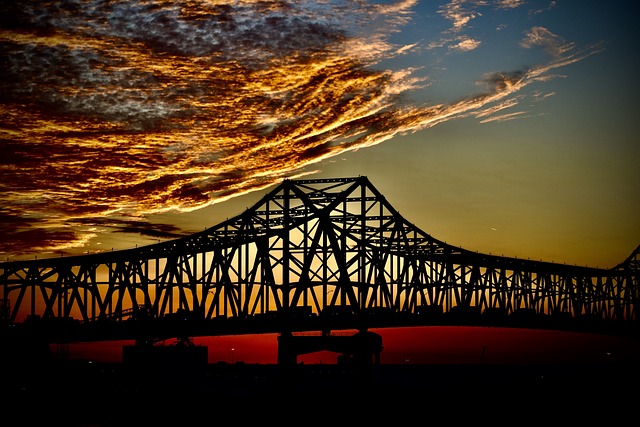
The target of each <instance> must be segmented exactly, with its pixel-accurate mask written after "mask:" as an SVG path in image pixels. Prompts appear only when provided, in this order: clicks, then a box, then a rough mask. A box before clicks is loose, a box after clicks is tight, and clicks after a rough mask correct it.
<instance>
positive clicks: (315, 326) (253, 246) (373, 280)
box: [0, 176, 640, 363]
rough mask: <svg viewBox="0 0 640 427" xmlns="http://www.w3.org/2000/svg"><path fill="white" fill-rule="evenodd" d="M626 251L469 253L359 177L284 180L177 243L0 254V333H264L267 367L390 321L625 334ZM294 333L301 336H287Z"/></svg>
mask: <svg viewBox="0 0 640 427" xmlns="http://www.w3.org/2000/svg"><path fill="white" fill-rule="evenodd" d="M639 257H640V247H638V248H636V250H635V251H634V252H633V253H632V254H631V255H630V256H629V257H628V258H627V259H626V260H624V261H623V262H621V263H620V264H619V265H617V266H616V267H614V268H611V269H600V268H592V267H581V266H572V265H566V264H557V263H551V262H543V261H534V260H529V259H526V260H525V259H519V258H513V257H504V256H495V255H490V254H483V253H478V252H474V251H470V250H466V249H463V248H460V247H456V246H453V245H450V244H447V243H445V242H443V241H440V240H438V239H436V238H434V237H432V236H431V235H429V234H427V233H426V232H424V231H422V230H421V229H419V228H418V227H416V226H415V225H414V224H412V223H411V222H409V221H407V220H406V219H405V218H403V217H402V216H401V215H400V214H399V213H398V211H396V210H395V209H394V208H393V206H392V205H391V204H390V203H389V202H388V201H387V200H386V199H385V197H384V196H383V195H382V194H380V192H379V191H378V190H377V189H376V188H375V187H374V186H373V185H372V184H371V182H370V181H369V180H368V179H367V178H366V177H363V176H360V177H352V178H338V179H308V180H284V181H283V182H282V183H280V184H279V185H278V186H277V187H276V188H275V189H273V190H272V191H270V192H269V193H268V194H266V195H265V196H264V197H263V198H262V199H261V200H260V201H259V202H257V203H256V204H255V205H254V206H253V207H251V208H247V209H246V210H245V211H244V212H242V213H241V214H239V215H238V216H236V217H234V218H231V219H228V220H226V221H224V222H222V223H220V224H218V225H216V226H213V227H211V228H208V229H205V230H204V231H202V232H198V233H195V234H192V235H189V236H186V237H182V238H178V239H175V240H171V241H166V242H161V243H157V244H153V245H149V246H144V247H139V248H135V249H129V250H121V251H112V252H104V253H97V254H89V255H82V256H70V257H59V258H49V259H35V260H28V261H14V262H4V263H0V289H1V291H0V292H1V294H0V304H1V305H0V319H1V321H2V324H3V331H4V332H3V334H4V336H5V338H6V337H7V336H8V335H11V334H25V335H29V336H38V337H40V338H41V339H43V340H45V341H46V342H48V343H71V342H80V341H83V342H86V341H105V340H124V339H135V340H136V342H138V343H146V344H152V343H154V342H157V341H161V340H165V339H169V338H174V337H175V338H181V339H184V338H186V337H195V336H222V335H239V334H255V333H270V332H275V333H279V334H280V343H279V344H280V348H279V363H294V362H295V357H296V355H298V354H302V353H304V352H309V351H316V350H319V349H322V348H333V349H337V351H343V352H344V353H345V354H350V355H357V354H360V353H362V351H365V353H366V354H365V356H368V355H373V356H374V357H377V354H378V353H379V351H380V350H381V343H380V342H379V340H378V339H377V337H376V336H375V334H371V333H368V332H367V330H368V329H370V328H384V327H395V326H425V325H471V326H481V325H488V326H503V327H521V328H547V329H557V330H570V331H575V330H578V331H586V332H594V333H606V334H620V335H634V336H637V332H638V326H637V325H638V311H637V310H638V302H639V297H640V274H639V271H640V268H639V265H640V263H639ZM351 329H355V330H358V331H359V332H358V334H355V335H354V336H353V339H351V340H343V342H342V343H337V342H338V341H339V339H333V338H331V337H332V336H333V334H332V333H333V331H339V330H351ZM15 331H19V332H15ZM308 331H317V332H318V333H319V335H318V338H317V340H315V341H314V342H313V343H310V342H311V340H309V339H308V338H301V337H299V336H298V335H296V333H298V332H308ZM363 334H366V337H367V338H366V339H362V337H363V336H365V335H363ZM354 342H359V343H363V344H357V345H355V346H354ZM285 343H286V344H285ZM363 349H364V350H363Z"/></svg>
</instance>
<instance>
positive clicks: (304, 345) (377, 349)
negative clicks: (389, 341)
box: [278, 330, 383, 381]
mask: <svg viewBox="0 0 640 427" xmlns="http://www.w3.org/2000/svg"><path fill="white" fill-rule="evenodd" d="M382 348H383V346H382V337H381V336H380V335H378V334H376V333H374V332H369V331H367V330H361V331H359V332H357V333H356V334H354V335H330V334H328V333H323V334H322V335H293V334H292V333H291V332H283V333H281V334H280V336H279V337H278V366H279V367H280V370H281V372H282V373H283V378H285V379H289V380H290V379H292V376H294V373H295V369H296V366H297V364H298V356H299V355H302V354H309V353H315V352H318V351H323V350H329V351H333V352H336V353H339V354H341V356H340V357H339V358H338V361H339V363H344V364H346V365H348V366H349V367H350V368H351V369H352V371H353V374H354V375H355V378H356V379H358V380H360V381H367V380H369V379H370V378H371V376H372V375H373V372H374V368H375V367H377V366H378V365H379V364H380V353H381V352H382Z"/></svg>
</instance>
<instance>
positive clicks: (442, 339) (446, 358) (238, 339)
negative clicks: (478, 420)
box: [69, 326, 640, 364]
mask: <svg viewBox="0 0 640 427" xmlns="http://www.w3.org/2000/svg"><path fill="white" fill-rule="evenodd" d="M371 331H372V332H376V333H378V334H380V335H381V336H382V338H383V346H384V349H383V351H382V353H381V355H380V360H381V363H383V364H402V363H409V364H476V363H487V364H535V363H540V364H546V363H574V364H575V363H605V362H615V361H627V360H634V359H636V360H637V359H638V358H639V357H640V342H638V341H637V340H634V339H632V338H624V337H613V336H603V335H594V334H586V333H574V332H562V331H544V330H532V329H511V328H486V327H467V326H458V327H436V326H432V327H403V328H384V329H372V330H371ZM192 341H193V343H194V344H195V345H206V346H207V347H208V360H209V363H217V362H224V363H238V362H241V363H247V364H275V363H277V354H278V334H258V335H231V336H222V337H198V338H194V339H193V340H192ZM131 344H133V342H132V341H113V342H101V343H75V344H70V346H69V358H70V359H72V360H92V361H96V362H107V363H118V362H121V361H122V347H123V346H124V345H131ZM172 344H174V342H172V341H171V340H168V341H166V342H165V345H172ZM337 357H338V354H337V353H332V352H328V351H323V352H318V353H312V354H307V355H302V356H299V357H298V362H301V363H305V364H314V363H315V364H318V363H320V364H335V363H336V361H337Z"/></svg>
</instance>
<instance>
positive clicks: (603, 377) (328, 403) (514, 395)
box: [0, 360, 640, 426]
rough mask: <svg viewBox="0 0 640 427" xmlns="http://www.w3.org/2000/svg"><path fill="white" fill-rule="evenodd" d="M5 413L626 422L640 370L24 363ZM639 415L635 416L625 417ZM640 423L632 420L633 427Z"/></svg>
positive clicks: (119, 421)
mask: <svg viewBox="0 0 640 427" xmlns="http://www.w3.org/2000/svg"><path fill="white" fill-rule="evenodd" d="M4 369H5V372H6V375H5V376H4V381H3V384H4V387H3V388H4V390H3V396H4V397H3V398H2V401H3V414H4V418H5V420H7V419H13V420H14V422H13V423H2V422H0V425H6V426H9V425H26V426H31V425H52V426H125V425H126V426H128V425H140V426H163V425H167V426H191V425H198V426H199V425H216V424H220V423H224V424H232V423H233V424H239V425H242V426H244V425H249V424H269V425H271V424H273V423H276V424H281V425H293V424H296V425H300V424H307V425H313V426H316V425H328V424H329V423H331V424H336V425H343V424H356V425H358V426H360V425H362V424H374V425H381V424H393V425H394V426H395V425H398V424H399V423H400V424H406V423H409V422H411V423H412V424H413V423H416V422H417V423H419V424H430V423H434V422H435V421H436V420H439V422H438V424H444V423H445V422H446V423H449V421H451V422H453V421H455V423H454V424H455V425H458V424H460V423H465V424H469V423H476V422H477V423H480V424H487V423H490V424H492V425H496V424H504V425H507V424H508V425H514V424H525V425H536V424H542V423H544V424H548V423H553V424H555V423H556V422H559V421H565V422H567V423H570V424H568V425H575V424H576V423H578V422H580V423H588V425H594V424H605V425H607V426H616V425H624V424H628V421H625V420H631V419H635V420H636V421H637V414H638V409H637V408H638V407H639V405H640V382H639V380H640V368H639V365H638V364H637V363H635V362H632V363H628V362H625V363H618V362H617V363H612V364H595V365H594V364H591V365H491V364H477V365H453V364H451V365H446V364H445V365H380V366H377V367H373V368H372V369H370V370H367V371H364V372H359V371H358V370H354V369H351V368H349V367H348V366H341V365H298V366H295V367H294V369H293V370H292V371H291V372H284V371H282V369H281V368H279V367H278V366H276V365H248V364H242V363H236V364H234V365H229V364H226V363H218V364H210V365H206V366H172V367H168V366H163V367H159V366H150V365H146V366H137V367H134V366H126V365H123V364H107V363H88V362H80V361H59V360H57V361H55V360H54V361H47V362H44V363H33V362H28V361H25V363H18V364H17V365H16V366H6V365H5V366H4ZM625 417H631V418H625ZM632 424H633V423H632Z"/></svg>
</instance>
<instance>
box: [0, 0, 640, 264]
mask: <svg viewBox="0 0 640 427" xmlns="http://www.w3.org/2000/svg"><path fill="white" fill-rule="evenodd" d="M34 4H36V3H33V2H29V1H18V2H15V5H14V4H13V3H12V4H11V5H3V6H1V7H0V8H2V10H1V11H0V12H2V16H4V17H5V18H4V19H3V20H2V21H1V28H0V52H1V53H2V58H3V62H4V67H3V69H4V70H5V71H4V78H3V79H2V83H1V84H2V92H3V93H4V94H5V95H4V96H3V97H2V98H1V99H0V102H1V103H0V108H1V111H2V120H1V121H0V147H2V151H3V152H5V153H8V155H7V156H5V158H4V159H3V160H2V161H1V162H0V167H1V168H0V178H1V179H0V202H1V203H2V206H4V207H3V208H0V218H1V219H2V221H0V224H3V225H1V226H0V231H1V232H2V236H3V237H2V238H0V256H2V257H3V258H6V259H10V260H11V259H22V258H27V259H28V258H32V257H33V256H35V255H38V257H39V258H40V257H46V256H59V255H61V254H82V253H92V252H99V251H103V250H111V248H114V249H125V248H131V247H134V246H135V245H138V246H139V245H144V244H149V243H154V242H156V241H158V240H166V239H170V238H174V237H177V236H180V235H184V234H188V233H191V232H194V231H199V230H202V229H203V228H204V227H208V226H213V225H215V224H217V223H218V222H220V221H222V220H224V219H226V218H228V217H232V216H234V215H236V214H239V213H241V212H242V210H243V209H244V208H245V207H246V206H249V205H251V204H253V203H254V202H255V201H257V200H259V198H260V197H261V195H262V194H264V192H265V191H268V190H269V189H271V188H273V186H275V185H277V183H278V182H280V181H281V180H282V179H283V178H285V177H291V178H295V177H310V178H323V177H344V176H356V175H367V176H368V177H369V179H370V181H371V182H372V183H373V185H374V186H376V188H378V189H379V190H380V191H381V192H382V193H383V194H384V195H385V196H386V198H387V199H388V200H389V201H391V203H392V204H393V205H394V206H395V207H396V209H398V210H399V211H400V213H401V214H402V215H403V216H404V217H405V218H407V219H408V220H409V221H411V222H413V223H414V224H416V225H417V226H418V227H420V228H421V229H423V230H424V231H426V232H427V233H429V234H431V235H432V236H434V237H436V238H438V239H441V240H444V241H446V242H447V243H451V244H454V245H457V246H462V247H464V248H466V249H471V250H477V251H480V252H486V253H493V254H503V255H507V256H518V257H522V258H531V259H543V260H546V261H554V262H565V263H570V264H578V265H590V266H600V267H613V266H614V265H615V264H617V263H618V262H621V261H623V259H624V258H626V257H627V256H628V255H629V254H630V253H631V251H633V250H634V249H635V248H636V247H637V245H638V244H640V225H639V224H638V221H637V218H638V216H639V215H638V214H639V213H640V197H639V196H640V194H639V193H640V190H638V183H639V182H640V168H639V167H638V159H640V144H639V142H638V134H639V133H638V130H639V128H640V124H638V120H637V118H636V117H635V116H636V115H635V114H634V110H635V103H636V102H637V95H638V93H640V91H639V89H640V88H639V86H638V79H637V76H638V75H639V71H640V67H639V65H638V59H637V51H638V36H637V35H636V32H635V30H634V29H633V28H634V27H633V16H634V14H633V12H634V10H635V8H634V7H633V6H634V4H633V2H631V1H621V2H614V3H606V2H597V1H561V0H559V1H518V0H503V1H449V2H447V1H440V2H431V1H430V2H420V1H405V2H349V1H337V0H336V1H330V2H291V3H288V2H235V1H234V2H229V3H228V4H227V3H226V2H223V1H220V2H206V1H202V2H197V1H196V2H190V3H188V6H187V5H185V4H183V3H176V2H166V1H132V0H131V1H122V2H111V3H103V2H97V1H91V0H87V1H80V0H78V1H71V2H65V3H64V4H63V3H59V2H46V1H44V2H37V5H38V7H34V6H33V5H34Z"/></svg>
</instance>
